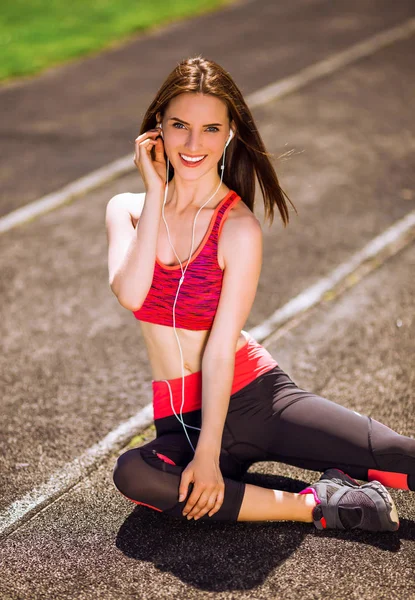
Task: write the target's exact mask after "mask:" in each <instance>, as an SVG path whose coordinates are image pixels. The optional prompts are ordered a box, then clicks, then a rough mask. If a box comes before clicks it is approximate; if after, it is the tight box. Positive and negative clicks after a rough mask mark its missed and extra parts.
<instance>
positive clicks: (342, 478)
mask: <svg viewBox="0 0 415 600" xmlns="http://www.w3.org/2000/svg"><path fill="white" fill-rule="evenodd" d="M323 480H324V481H325V480H329V481H333V482H334V483H338V484H339V485H347V486H349V487H352V488H358V487H360V483H358V482H357V481H356V480H355V479H353V477H350V475H348V474H347V473H345V472H344V471H342V470H341V469H334V468H332V469H327V471H324V473H323V475H322V476H321V477H320V481H323Z"/></svg>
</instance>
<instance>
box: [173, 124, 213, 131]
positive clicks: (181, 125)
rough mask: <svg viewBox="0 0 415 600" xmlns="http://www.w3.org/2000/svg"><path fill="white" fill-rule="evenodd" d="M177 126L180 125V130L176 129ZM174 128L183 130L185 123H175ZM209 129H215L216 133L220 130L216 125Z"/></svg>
mask: <svg viewBox="0 0 415 600" xmlns="http://www.w3.org/2000/svg"><path fill="white" fill-rule="evenodd" d="M176 125H180V127H179V128H177V127H176ZM173 127H175V128H176V129H181V128H182V127H184V125H183V123H173ZM209 129H213V130H214V131H219V129H218V128H217V127H215V126H214V125H212V126H211V127H208V130H209Z"/></svg>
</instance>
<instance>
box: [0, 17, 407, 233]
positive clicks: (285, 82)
mask: <svg viewBox="0 0 415 600" xmlns="http://www.w3.org/2000/svg"><path fill="white" fill-rule="evenodd" d="M414 31H415V18H413V19H409V20H407V21H404V22H403V23H401V24H400V25H397V26H396V27H392V28H391V29H387V30H386V31H382V32H381V33H377V34H375V35H373V36H372V37H370V38H368V39H367V40H365V41H363V42H359V43H357V44H355V45H354V46H351V47H350V48H348V49H347V50H343V51H341V52H337V53H336V54H333V55H332V56H331V57H329V58H326V59H323V60H321V61H319V62H317V63H315V64H314V65H311V66H309V67H306V68H305V69H302V70H301V71H299V72H298V73H297V74H295V75H291V76H288V77H285V78H284V79H281V80H279V81H277V82H275V83H273V84H270V85H267V86H265V87H263V88H261V89H260V90H257V91H256V92H254V93H253V94H250V95H248V96H246V101H247V104H248V106H249V107H250V109H253V108H255V107H257V106H261V105H263V104H266V103H267V102H270V101H271V100H276V99H278V98H282V97H283V96H286V95H287V94H291V93H292V92H294V91H297V90H299V89H301V88H302V87H304V86H306V85H307V84H309V83H312V82H314V81H317V80H318V79H320V78H321V77H325V76H327V75H331V74H332V73H334V72H335V71H338V70H339V69H341V68H343V67H345V66H347V65H350V64H352V63H354V62H356V61H358V60H360V59H361V58H365V57H367V56H370V55H371V54H374V53H375V52H376V51H378V50H380V49H382V48H385V47H386V46H388V45H391V44H393V43H394V42H397V41H399V40H402V39H405V38H407V37H409V36H410V35H412V34H413V33H414ZM136 169H137V167H136V166H135V165H134V163H133V160H132V155H131V154H128V156H124V157H123V158H119V159H117V160H115V161H113V162H111V163H109V164H108V165H106V166H104V167H101V168H100V169H97V170H96V171H92V172H91V173H89V174H88V175H85V176H84V177H81V178H80V179H77V180H75V181H73V182H72V183H70V184H68V185H67V186H65V187H63V188H61V189H60V190H57V191H56V192H52V193H50V194H47V195H46V196H43V197H42V198H40V199H38V200H35V201H34V202H31V203H29V204H27V205H26V206H23V207H21V208H17V209H16V210H14V211H12V212H10V213H9V214H7V215H5V216H4V217H1V218H0V233H2V232H5V231H9V230H10V229H12V228H13V227H17V226H18V225H21V224H22V223H25V222H27V221H30V220H33V219H34V218H35V217H37V216H39V215H42V214H43V213H46V212H48V211H50V210H54V209H55V208H58V207H59V206H62V205H64V204H66V203H67V202H69V201H71V200H73V199H75V198H79V197H80V196H84V195H85V194H87V193H88V192H90V191H91V190H93V189H96V188H98V187H100V186H102V185H104V184H105V183H107V182H108V181H110V180H111V179H116V178H117V177H120V176H121V175H124V174H127V173H131V172H133V171H135V170H136Z"/></svg>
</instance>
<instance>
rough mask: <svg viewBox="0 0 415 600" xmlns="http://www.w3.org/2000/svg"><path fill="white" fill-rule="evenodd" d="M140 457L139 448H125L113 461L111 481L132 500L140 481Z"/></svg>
mask: <svg viewBox="0 0 415 600" xmlns="http://www.w3.org/2000/svg"><path fill="white" fill-rule="evenodd" d="M141 470H142V458H141V453H140V449H139V448H133V449H131V450H127V451H126V452H124V453H123V454H121V455H120V456H119V457H118V458H117V461H116V463H115V466H114V470H113V474H112V476H113V481H114V484H115V486H116V488H117V489H118V490H119V491H120V492H121V493H122V494H124V495H125V496H128V497H129V498H131V499H132V500H135V499H136V498H135V497H134V496H136V495H137V492H138V491H139V488H140V482H141V481H142V474H141Z"/></svg>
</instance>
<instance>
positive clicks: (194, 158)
mask: <svg viewBox="0 0 415 600" xmlns="http://www.w3.org/2000/svg"><path fill="white" fill-rule="evenodd" d="M180 156H181V157H182V158H184V160H188V161H189V162H199V161H200V160H202V158H205V157H204V156H195V157H192V156H186V154H180Z"/></svg>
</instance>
